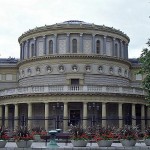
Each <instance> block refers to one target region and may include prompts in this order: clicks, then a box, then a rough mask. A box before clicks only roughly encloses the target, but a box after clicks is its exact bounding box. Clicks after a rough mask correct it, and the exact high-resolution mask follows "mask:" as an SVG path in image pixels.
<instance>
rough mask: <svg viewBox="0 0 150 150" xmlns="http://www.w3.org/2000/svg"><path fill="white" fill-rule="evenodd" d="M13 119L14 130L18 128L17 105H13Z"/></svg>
mask: <svg viewBox="0 0 150 150" xmlns="http://www.w3.org/2000/svg"><path fill="white" fill-rule="evenodd" d="M14 118H15V120H14V128H16V127H17V126H18V104H15V112H14Z"/></svg>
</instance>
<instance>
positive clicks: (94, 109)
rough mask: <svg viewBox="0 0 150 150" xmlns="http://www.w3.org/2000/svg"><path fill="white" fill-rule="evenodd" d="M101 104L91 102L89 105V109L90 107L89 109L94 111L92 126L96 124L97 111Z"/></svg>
mask: <svg viewBox="0 0 150 150" xmlns="http://www.w3.org/2000/svg"><path fill="white" fill-rule="evenodd" d="M99 107H100V106H99V104H98V103H94V102H93V103H89V105H88V109H89V111H92V124H91V125H92V126H94V125H95V121H96V120H95V119H96V118H95V111H98V110H99Z"/></svg>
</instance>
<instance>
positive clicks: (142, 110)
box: [141, 105, 145, 131]
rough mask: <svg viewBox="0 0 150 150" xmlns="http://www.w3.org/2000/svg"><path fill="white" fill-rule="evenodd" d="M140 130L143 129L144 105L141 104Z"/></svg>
mask: <svg viewBox="0 0 150 150" xmlns="http://www.w3.org/2000/svg"><path fill="white" fill-rule="evenodd" d="M141 119H142V120H141V130H142V131H144V130H145V105H141Z"/></svg>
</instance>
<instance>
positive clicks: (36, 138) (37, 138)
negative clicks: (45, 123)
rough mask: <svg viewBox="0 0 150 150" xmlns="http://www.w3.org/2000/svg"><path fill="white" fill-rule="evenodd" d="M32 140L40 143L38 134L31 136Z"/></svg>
mask: <svg viewBox="0 0 150 150" xmlns="http://www.w3.org/2000/svg"><path fill="white" fill-rule="evenodd" d="M33 138H34V140H35V141H36V142H40V141H41V136H40V135H39V134H35V135H34V136H33Z"/></svg>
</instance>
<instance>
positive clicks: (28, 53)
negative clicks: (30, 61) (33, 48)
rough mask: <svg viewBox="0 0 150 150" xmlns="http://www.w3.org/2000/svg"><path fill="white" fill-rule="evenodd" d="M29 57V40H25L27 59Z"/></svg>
mask: <svg viewBox="0 0 150 150" xmlns="http://www.w3.org/2000/svg"><path fill="white" fill-rule="evenodd" d="M29 56H30V51H29V40H27V58H29Z"/></svg>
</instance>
